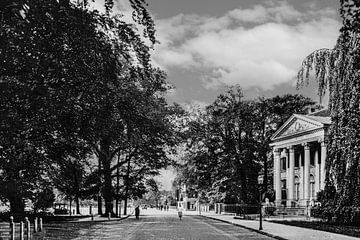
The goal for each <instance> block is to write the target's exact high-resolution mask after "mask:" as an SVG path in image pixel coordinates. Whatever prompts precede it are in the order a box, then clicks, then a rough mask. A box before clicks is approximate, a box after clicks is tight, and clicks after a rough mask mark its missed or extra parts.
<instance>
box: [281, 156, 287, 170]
mask: <svg viewBox="0 0 360 240" xmlns="http://www.w3.org/2000/svg"><path fill="white" fill-rule="evenodd" d="M280 163H281V170H286V157H282V158H281V159H280Z"/></svg>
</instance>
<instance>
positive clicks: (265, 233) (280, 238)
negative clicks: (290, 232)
mask: <svg viewBox="0 0 360 240" xmlns="http://www.w3.org/2000/svg"><path fill="white" fill-rule="evenodd" d="M199 216H202V217H205V218H210V219H213V220H217V221H220V222H224V223H229V224H232V225H234V226H237V227H242V228H245V229H247V230H250V231H253V232H257V233H260V234H262V235H265V236H268V237H272V238H275V239H278V240H288V239H286V238H283V237H279V236H276V235H273V234H271V233H267V232H264V231H261V230H258V229H254V228H250V227H247V226H244V225H241V224H239V223H234V222H231V221H227V220H223V219H218V218H214V217H210V216H205V215H199Z"/></svg>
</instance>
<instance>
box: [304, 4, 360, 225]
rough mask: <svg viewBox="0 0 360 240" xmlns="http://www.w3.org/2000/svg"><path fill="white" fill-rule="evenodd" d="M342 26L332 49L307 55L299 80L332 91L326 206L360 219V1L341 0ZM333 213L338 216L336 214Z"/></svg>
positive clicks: (343, 217)
mask: <svg viewBox="0 0 360 240" xmlns="http://www.w3.org/2000/svg"><path fill="white" fill-rule="evenodd" d="M340 15H341V17H342V19H343V26H342V28H341V30H340V36H339V38H338V40H337V43H336V45H335V47H334V48H333V49H319V50H317V51H315V52H313V53H311V54H310V55H309V56H307V57H306V58H305V59H304V61H303V63H302V66H301V69H300V71H299V72H298V86H299V85H303V84H308V83H309V81H310V80H311V79H315V80H316V81H317V83H318V93H319V96H320V98H321V97H322V96H324V94H325V92H326V91H328V93H329V103H328V104H329V106H328V108H329V110H330V113H331V119H332V125H331V127H330V129H329V135H328V159H327V162H326V170H327V176H326V188H325V192H324V195H325V196H326V197H325V198H324V199H323V200H322V202H323V205H322V206H323V209H322V210H323V212H324V214H325V215H326V217H327V218H329V217H331V218H332V219H334V220H335V221H337V222H341V223H348V224H358V223H360V105H359V103H360V72H359V70H360V51H359V48H360V31H359V30H360V16H359V15H360V1H359V0H355V1H353V0H342V1H340ZM334 217H335V218H334Z"/></svg>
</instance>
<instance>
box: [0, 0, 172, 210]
mask: <svg viewBox="0 0 360 240" xmlns="http://www.w3.org/2000/svg"><path fill="white" fill-rule="evenodd" d="M130 3H131V6H132V7H133V9H134V14H133V16H134V20H135V22H136V23H137V24H140V25H142V26H143V27H144V37H145V38H148V39H149V40H150V43H151V44H152V45H153V44H155V43H156V39H155V28H154V23H153V20H152V19H151V17H150V14H149V12H148V11H147V10H146V3H145V1H144V0H139V1H138V0H136V1H133V0H130ZM87 6H88V3H87V1H78V3H77V4H75V3H72V2H71V1H69V0H61V1H56V0H51V1H45V0H39V1H27V0H23V1H11V0H7V1H2V2H1V4H0V15H1V29H0V36H1V38H0V39H1V43H0V62H1V68H0V110H1V112H0V116H1V117H0V125H1V129H0V150H1V152H0V160H1V161H0V171H1V177H0V178H1V179H0V181H1V183H2V184H1V186H2V191H1V197H2V198H3V199H5V200H8V201H10V205H11V208H12V211H14V212H17V211H22V210H23V208H24V204H23V200H24V199H25V198H30V199H31V198H32V196H33V193H34V191H35V190H36V189H37V188H39V186H41V184H46V182H48V181H50V180H54V179H52V177H54V176H57V177H58V176H59V175H53V174H52V173H53V172H54V171H56V170H59V169H60V171H59V172H58V173H59V174H60V175H61V174H62V177H65V181H64V182H63V183H59V182H58V183H57V184H56V185H57V186H58V187H59V188H60V189H61V191H62V192H64V193H66V195H68V196H71V195H74V194H75V195H76V196H79V191H80V190H81V189H79V188H81V186H80V185H81V183H80V182H78V183H77V184H71V183H74V176H76V177H78V178H80V177H81V176H82V175H83V163H84V161H82V160H84V159H85V158H86V157H87V156H88V155H89V154H93V153H94V154H96V155H97V156H98V157H99V165H98V166H99V168H98V169H97V170H95V171H94V173H97V176H96V179H97V180H98V181H97V184H94V182H91V181H85V182H84V184H87V183H91V184H90V185H91V188H88V189H87V190H88V193H87V194H94V191H99V190H101V192H102V195H103V197H104V198H105V202H106V208H107V211H110V209H112V199H113V196H114V191H113V183H112V180H113V179H112V178H113V172H114V170H115V169H116V166H115V167H114V166H113V164H112V161H113V158H114V156H115V155H116V154H117V153H118V152H120V151H123V152H124V151H127V152H131V151H130V150H133V149H136V155H135V156H134V157H136V166H137V167H138V168H140V169H142V170H141V171H142V172H144V171H145V172H146V173H151V174H154V172H153V171H154V170H156V169H159V168H161V167H163V166H165V165H167V164H168V163H169V160H168V158H167V157H166V150H167V148H166V146H173V145H174V144H175V142H176V140H175V135H174V134H173V131H172V130H173V124H172V123H171V122H170V121H169V120H168V116H169V115H171V114H172V113H173V112H174V109H175V108H171V107H169V106H168V105H167V103H166V101H165V99H164V93H165V92H166V91H167V90H168V88H169V86H168V84H167V83H166V81H165V74H164V72H163V71H161V70H160V69H157V68H154V67H153V66H151V64H150V53H149V51H150V48H151V47H152V46H151V47H149V46H147V45H146V44H145V42H144V38H142V37H141V36H140V35H139V33H138V30H137V28H136V27H135V26H134V25H133V24H129V23H125V22H124V21H123V19H122V17H121V16H120V15H113V14H111V8H112V6H113V1H110V0H106V1H105V7H106V13H104V14H103V13H99V12H97V11H92V10H89V9H88V8H87ZM129 136H130V137H129ZM138 143H139V144H138ZM69 159H72V160H71V161H69ZM130 160H131V158H128V161H130ZM125 163H126V162H125ZM122 164H124V163H122ZM143 166H146V169H143V168H142V167H143ZM71 167H74V169H75V170H76V171H77V172H76V173H74V174H72V173H71ZM135 175H136V174H135ZM92 176H94V175H92ZM142 176H144V175H142ZM43 179H46V181H43ZM77 180H78V181H80V180H79V179H77ZM137 180H139V178H137ZM139 181H140V180H139ZM43 182H44V183H43ZM140 182H141V181H140ZM137 183H138V182H136V181H134V183H133V184H134V185H136V184H137ZM96 185H97V186H96ZM139 187H140V186H139ZM80 192H81V191H80Z"/></svg>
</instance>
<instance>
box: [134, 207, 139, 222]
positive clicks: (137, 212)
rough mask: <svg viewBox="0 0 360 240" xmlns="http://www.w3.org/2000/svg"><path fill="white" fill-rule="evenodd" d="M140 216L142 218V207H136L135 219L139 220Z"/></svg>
mask: <svg viewBox="0 0 360 240" xmlns="http://www.w3.org/2000/svg"><path fill="white" fill-rule="evenodd" d="M139 216H140V207H139V206H136V207H135V217H136V219H139Z"/></svg>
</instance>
